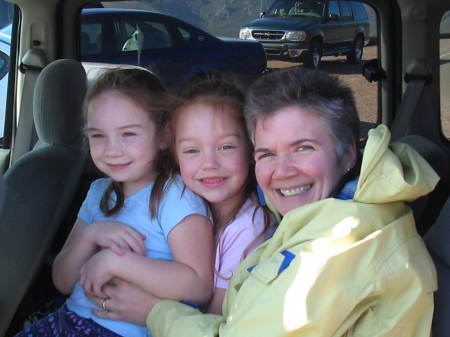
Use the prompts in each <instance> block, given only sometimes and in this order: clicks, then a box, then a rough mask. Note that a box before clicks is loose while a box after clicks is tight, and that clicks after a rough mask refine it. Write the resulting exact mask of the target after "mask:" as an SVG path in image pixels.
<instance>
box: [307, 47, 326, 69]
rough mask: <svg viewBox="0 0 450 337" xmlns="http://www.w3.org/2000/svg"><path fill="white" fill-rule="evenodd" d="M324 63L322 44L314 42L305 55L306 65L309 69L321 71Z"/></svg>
mask: <svg viewBox="0 0 450 337" xmlns="http://www.w3.org/2000/svg"><path fill="white" fill-rule="evenodd" d="M321 63H322V42H320V41H319V40H313V41H312V42H311V47H310V48H309V51H308V52H307V53H306V54H305V60H304V64H305V65H306V66H307V67H309V68H314V69H319V68H320V64H321Z"/></svg>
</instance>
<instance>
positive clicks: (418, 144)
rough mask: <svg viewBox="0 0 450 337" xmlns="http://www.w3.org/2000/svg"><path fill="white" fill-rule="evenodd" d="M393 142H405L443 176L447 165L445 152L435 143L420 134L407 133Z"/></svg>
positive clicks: (447, 159) (447, 160)
mask: <svg viewBox="0 0 450 337" xmlns="http://www.w3.org/2000/svg"><path fill="white" fill-rule="evenodd" d="M395 142H399V143H406V144H408V145H410V146H411V147H412V148H414V150H416V151H417V152H418V153H419V154H420V155H421V156H422V157H424V158H425V160H426V161H427V162H428V164H430V166H431V167H432V168H433V169H434V170H435V171H436V173H437V174H438V175H439V176H440V177H443V175H444V174H445V172H447V168H448V165H449V158H448V155H447V153H446V152H445V151H444V150H443V149H442V148H441V147H440V146H439V145H437V144H436V143H434V142H433V141H431V140H430V139H428V138H427V137H424V136H421V135H408V136H404V137H402V138H399V139H397V140H396V141H395Z"/></svg>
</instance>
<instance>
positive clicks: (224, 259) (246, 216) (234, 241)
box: [214, 199, 273, 289]
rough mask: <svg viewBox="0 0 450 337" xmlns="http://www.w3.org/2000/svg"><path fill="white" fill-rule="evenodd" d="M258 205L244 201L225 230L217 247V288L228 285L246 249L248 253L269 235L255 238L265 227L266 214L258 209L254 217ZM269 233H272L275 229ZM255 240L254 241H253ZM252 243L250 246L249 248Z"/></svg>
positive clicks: (215, 277)
mask: <svg viewBox="0 0 450 337" xmlns="http://www.w3.org/2000/svg"><path fill="white" fill-rule="evenodd" d="M255 208H256V205H255V204H254V203H253V202H252V201H251V200H250V199H247V201H246V202H245V203H244V205H243V206H242V207H241V209H240V210H239V212H238V214H237V215H236V218H235V219H234V221H233V222H231V223H230V224H228V226H227V227H226V228H225V230H224V231H223V233H222V235H221V236H220V238H219V242H218V243H217V249H216V259H215V264H214V266H215V270H216V272H215V273H214V286H215V287H217V288H224V289H226V288H227V287H228V282H229V280H230V279H231V276H233V273H234V271H235V269H236V268H237V267H238V266H239V264H240V263H241V261H242V260H243V259H244V256H243V254H244V251H245V253H246V255H248V254H249V253H250V252H251V251H252V250H253V249H255V248H256V247H258V246H259V245H260V244H261V243H263V242H264V241H265V240H266V239H267V238H268V237H269V235H267V234H266V235H263V236H261V237H258V239H257V240H256V241H253V240H255V238H256V237H257V236H258V235H259V234H260V233H261V232H262V231H263V229H264V214H263V211H262V209H258V211H257V212H256V214H255V217H254V218H253V213H254V212H255ZM267 233H269V234H272V233H273V229H271V230H268V231H267ZM252 242H253V243H252ZM250 243H252V245H251V247H250V248H247V247H248V246H249V245H250Z"/></svg>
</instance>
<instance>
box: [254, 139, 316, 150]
mask: <svg viewBox="0 0 450 337" xmlns="http://www.w3.org/2000/svg"><path fill="white" fill-rule="evenodd" d="M305 142H311V143H315V144H318V142H317V140H315V139H311V138H300V139H297V140H294V141H293V142H291V143H289V147H294V146H297V145H300V144H302V143H305ZM270 151H271V150H270V148H267V147H259V148H255V151H254V153H260V152H270Z"/></svg>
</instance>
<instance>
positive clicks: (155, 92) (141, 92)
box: [83, 68, 175, 218]
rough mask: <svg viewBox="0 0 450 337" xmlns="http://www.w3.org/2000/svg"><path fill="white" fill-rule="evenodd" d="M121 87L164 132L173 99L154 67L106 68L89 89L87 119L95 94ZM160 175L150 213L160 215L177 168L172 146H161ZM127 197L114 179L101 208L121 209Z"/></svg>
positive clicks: (106, 210)
mask: <svg viewBox="0 0 450 337" xmlns="http://www.w3.org/2000/svg"><path fill="white" fill-rule="evenodd" d="M110 90H114V91H118V92H120V93H121V94H122V95H124V96H126V97H127V98H129V99H130V100H132V101H133V102H134V103H135V104H137V105H139V106H140V107H141V108H143V109H144V110H145V111H146V112H147V113H148V116H149V118H150V120H151V121H152V122H153V123H154V124H155V130H157V132H158V133H159V136H161V135H162V132H164V130H165V128H166V126H167V123H168V121H169V112H168V110H169V100H168V94H167V90H166V88H165V87H164V85H163V84H162V82H161V81H160V80H159V79H158V78H157V77H156V76H155V75H153V74H152V73H151V72H150V71H148V70H145V69H141V68H115V69H109V70H106V71H105V72H103V73H102V74H101V75H100V76H99V77H98V78H97V80H96V81H95V82H94V84H93V85H92V87H90V89H89V90H88V92H87V94H86V98H85V101H84V109H83V111H84V121H85V124H86V122H87V114H88V107H89V104H90V103H91V102H92V100H93V99H94V98H96V97H97V96H99V95H100V94H102V93H104V92H106V91H110ZM154 163H155V167H154V170H155V172H156V178H155V181H154V185H153V189H152V192H151V195H150V203H149V208H150V215H151V217H152V218H153V217H155V216H156V212H157V209H158V206H159V202H160V200H161V197H162V195H163V192H164V186H165V183H166V181H167V179H169V178H170V177H171V176H172V175H173V174H174V171H175V163H174V161H173V160H172V156H171V154H170V150H169V149H166V150H160V151H159V152H158V154H157V155H156V158H155V160H154ZM113 194H114V195H115V196H116V201H115V203H114V205H112V206H110V202H109V201H110V200H111V196H112V195H113ZM124 201H125V195H124V191H123V184H122V183H121V182H116V181H111V183H110V185H109V186H108V187H107V189H106V190H105V193H104V194H103V197H102V199H101V202H100V209H101V211H102V212H103V213H104V214H105V215H107V216H110V215H113V214H115V213H117V212H119V211H120V210H121V209H122V207H123V205H124Z"/></svg>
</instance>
